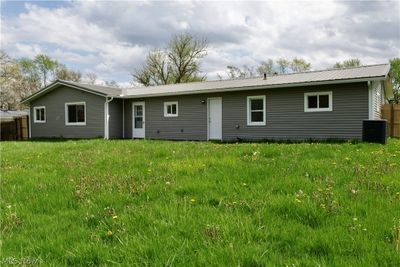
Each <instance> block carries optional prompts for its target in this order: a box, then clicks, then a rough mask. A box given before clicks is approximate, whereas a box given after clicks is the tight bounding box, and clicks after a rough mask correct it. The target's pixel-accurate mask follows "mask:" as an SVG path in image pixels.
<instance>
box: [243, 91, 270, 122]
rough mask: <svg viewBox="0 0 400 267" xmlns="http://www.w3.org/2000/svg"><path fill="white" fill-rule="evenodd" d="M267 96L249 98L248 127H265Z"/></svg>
mask: <svg viewBox="0 0 400 267" xmlns="http://www.w3.org/2000/svg"><path fill="white" fill-rule="evenodd" d="M265 113H266V104H265V95H260V96H248V97H247V125H265V124H266V123H265V121H266V120H265V117H266V114H265Z"/></svg>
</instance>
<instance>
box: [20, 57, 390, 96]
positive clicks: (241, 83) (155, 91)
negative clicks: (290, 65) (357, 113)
mask: <svg viewBox="0 0 400 267" xmlns="http://www.w3.org/2000/svg"><path fill="white" fill-rule="evenodd" d="M389 70H390V65H389V64H377V65H368V66H362V67H356V68H345V69H331V70H320V71H309V72H301V73H292V74H281V75H274V76H268V77H267V79H265V80H264V79H263V78H261V77H258V78H248V79H236V80H222V81H206V82H193V83H180V84H168V85H159V86H149V87H133V88H124V89H121V88H114V87H107V86H99V85H90V84H84V83H77V82H70V81H63V80H56V81H55V82H53V83H52V84H50V85H49V86H47V87H45V88H43V89H41V90H40V91H38V92H36V93H35V94H33V95H31V96H29V97H28V98H26V99H24V100H23V101H21V102H22V103H28V102H30V101H32V100H34V99H36V98H38V97H40V96H42V95H43V94H45V93H47V92H49V91H51V90H53V89H55V88H57V87H59V86H61V85H66V86H70V87H74V88H76V89H79V90H83V91H87V92H90V93H94V94H98V95H101V96H105V97H120V98H135V97H152V96H168V95H184V94H195V93H213V92H223V91H239V90H250V89H258V88H279V87H295V86H307V85H319V84H330V83H345V82H360V81H368V80H384V79H386V78H387V76H388V73H389Z"/></svg>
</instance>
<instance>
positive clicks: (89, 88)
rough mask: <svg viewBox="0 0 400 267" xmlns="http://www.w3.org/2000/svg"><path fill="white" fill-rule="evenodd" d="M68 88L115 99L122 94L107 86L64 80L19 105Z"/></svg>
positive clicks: (119, 89) (54, 83) (118, 90)
mask: <svg viewBox="0 0 400 267" xmlns="http://www.w3.org/2000/svg"><path fill="white" fill-rule="evenodd" d="M63 85H64V86H69V87H73V88H75V89H78V90H82V91H86V92H89V93H92V94H96V95H100V96H104V97H107V96H110V97H111V96H113V97H117V96H120V95H121V93H122V89H121V88H116V87H108V86H101V85H92V84H85V83H78V82H71V81H64V80H56V81H54V82H53V83H51V84H50V85H48V86H46V87H44V88H43V89H41V90H39V91H37V92H36V93H34V94H32V95H30V96H29V97H27V98H25V99H23V100H22V101H21V103H29V102H31V101H33V100H35V99H37V98H39V97H40V96H42V95H44V94H47V93H49V92H50V91H52V90H54V89H56V88H58V87H60V86H63Z"/></svg>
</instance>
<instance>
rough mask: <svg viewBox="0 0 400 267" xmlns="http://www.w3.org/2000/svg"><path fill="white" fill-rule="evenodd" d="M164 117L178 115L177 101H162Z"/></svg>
mask: <svg viewBox="0 0 400 267" xmlns="http://www.w3.org/2000/svg"><path fill="white" fill-rule="evenodd" d="M164 117H178V102H164Z"/></svg>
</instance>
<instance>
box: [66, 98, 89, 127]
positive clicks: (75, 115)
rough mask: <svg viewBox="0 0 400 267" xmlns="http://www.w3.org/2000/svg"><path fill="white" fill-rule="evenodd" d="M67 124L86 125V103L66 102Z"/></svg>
mask: <svg viewBox="0 0 400 267" xmlns="http://www.w3.org/2000/svg"><path fill="white" fill-rule="evenodd" d="M65 125H86V103H85V102H76V103H65Z"/></svg>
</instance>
